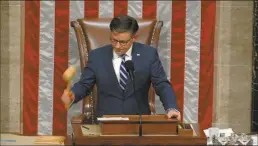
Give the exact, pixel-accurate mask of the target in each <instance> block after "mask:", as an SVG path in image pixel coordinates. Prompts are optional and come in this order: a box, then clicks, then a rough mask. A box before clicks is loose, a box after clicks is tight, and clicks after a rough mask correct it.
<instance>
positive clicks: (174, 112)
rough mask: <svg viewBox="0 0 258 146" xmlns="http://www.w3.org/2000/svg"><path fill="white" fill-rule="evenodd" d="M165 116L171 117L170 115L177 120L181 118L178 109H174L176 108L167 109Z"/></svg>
mask: <svg viewBox="0 0 258 146" xmlns="http://www.w3.org/2000/svg"><path fill="white" fill-rule="evenodd" d="M167 117H168V118H172V117H175V118H176V119H177V120H178V121H180V120H181V114H180V112H179V111H176V110H173V109H172V110H169V111H168V113H167Z"/></svg>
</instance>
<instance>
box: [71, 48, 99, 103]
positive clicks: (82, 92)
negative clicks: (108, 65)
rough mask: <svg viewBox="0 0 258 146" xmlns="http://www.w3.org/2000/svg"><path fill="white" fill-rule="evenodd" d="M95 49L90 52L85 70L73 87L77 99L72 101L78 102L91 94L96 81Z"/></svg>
mask: <svg viewBox="0 0 258 146" xmlns="http://www.w3.org/2000/svg"><path fill="white" fill-rule="evenodd" d="M92 52H93V51H91V53H90V54H89V58H88V62H87V65H86V67H85V68H84V71H83V72H82V74H81V77H80V80H79V81H78V82H77V83H75V84H74V85H73V87H72V89H71V90H72V92H73V93H74V96H75V99H74V101H73V102H72V103H76V102H78V101H80V100H82V99H83V98H84V97H86V96H88V95H90V93H91V90H92V88H93V86H94V84H95V83H96V75H95V68H94V67H95V65H94V61H93V59H94V56H93V53H92Z"/></svg>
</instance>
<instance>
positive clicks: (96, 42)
mask: <svg viewBox="0 0 258 146" xmlns="http://www.w3.org/2000/svg"><path fill="white" fill-rule="evenodd" d="M111 20H112V18H96V19H78V20H77V21H72V22H71V26H72V27H73V28H74V30H75V34H76V38H77V43H78V49H79V55H80V63H81V69H82V70H83V68H84V67H85V66H86V64H87V61H88V52H89V51H91V50H93V49H96V48H99V47H101V46H105V45H107V44H110V39H109V38H110V30H109V24H110V22H111ZM137 21H138V24H139V30H138V38H137V42H140V43H144V44H147V45H150V46H152V47H154V48H157V47H158V42H159V35H160V31H161V28H162V25H163V22H162V21H158V20H155V19H137ZM96 91H97V89H96V87H94V90H93V94H92V96H90V97H88V98H84V102H83V103H84V106H83V110H82V111H83V112H84V114H85V113H87V112H91V114H92V115H91V116H94V113H95V111H96V109H95V108H96V105H95V104H96V103H97V102H96V101H97V92H96ZM149 105H150V108H151V112H152V113H155V112H156V110H155V92H154V90H153V88H152V87H151V88H150V92H149Z"/></svg>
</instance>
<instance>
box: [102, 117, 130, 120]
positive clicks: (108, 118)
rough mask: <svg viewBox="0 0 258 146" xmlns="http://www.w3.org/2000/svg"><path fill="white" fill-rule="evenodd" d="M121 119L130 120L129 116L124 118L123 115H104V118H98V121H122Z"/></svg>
mask: <svg viewBox="0 0 258 146" xmlns="http://www.w3.org/2000/svg"><path fill="white" fill-rule="evenodd" d="M120 120H129V118H123V117H102V118H98V121H120Z"/></svg>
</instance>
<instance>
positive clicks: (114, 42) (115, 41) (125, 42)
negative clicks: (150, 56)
mask: <svg viewBox="0 0 258 146" xmlns="http://www.w3.org/2000/svg"><path fill="white" fill-rule="evenodd" d="M131 39H132V38H130V39H129V40H126V41H124V40H122V41H119V40H116V39H113V38H110V40H111V43H112V44H114V45H115V44H117V43H119V44H120V45H121V46H125V45H127V44H128V42H129V41H131Z"/></svg>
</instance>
